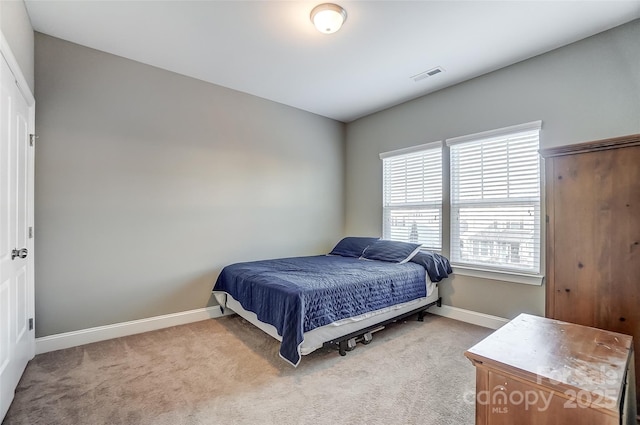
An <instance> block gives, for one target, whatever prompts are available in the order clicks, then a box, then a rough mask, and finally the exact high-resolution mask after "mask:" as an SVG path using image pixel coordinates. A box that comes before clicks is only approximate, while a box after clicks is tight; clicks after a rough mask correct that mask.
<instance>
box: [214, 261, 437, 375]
mask: <svg viewBox="0 0 640 425" xmlns="http://www.w3.org/2000/svg"><path fill="white" fill-rule="evenodd" d="M430 269H432V267H430V266H429V265H425V264H421V263H404V264H398V263H392V262H386V261H376V260H374V261H371V260H363V259H358V258H350V257H342V256H324V255H322V256H312V257H293V258H282V259H274V260H262V261H253V262H247V263H236V264H232V265H230V266H227V267H225V268H224V269H223V270H222V272H221V273H220V275H219V276H218V279H217V281H216V284H215V286H214V288H213V293H214V295H216V298H218V300H219V302H220V305H221V306H223V307H229V308H231V309H232V310H234V311H236V312H238V313H241V312H245V315H246V316H247V319H248V320H250V321H252V323H253V322H256V323H255V324H256V325H257V326H258V327H260V328H261V329H263V330H265V331H267V333H269V334H270V335H273V336H275V337H276V338H277V339H279V340H281V347H280V356H281V357H282V358H283V359H285V360H287V361H288V362H290V363H291V364H293V365H294V366H295V365H297V364H298V363H299V361H300V356H301V355H302V354H303V351H302V350H303V347H304V352H305V353H308V352H311V351H313V350H315V349H317V348H318V347H319V346H322V343H323V342H325V341H328V340H330V339H331V338H334V337H335V336H334V334H333V333H332V332H330V333H329V334H326V332H327V329H331V328H332V327H333V328H340V329H341V330H340V331H339V333H341V334H342V335H346V334H348V333H349V332H347V331H345V330H346V329H349V328H353V329H354V330H359V329H362V328H364V327H366V326H367V325H360V323H361V322H362V321H363V320H365V319H368V318H369V317H370V316H378V315H383V314H387V313H388V314H389V315H390V317H394V316H397V315H400V314H401V313H402V312H397V311H394V310H398V309H402V308H404V307H406V308H407V309H408V310H409V311H410V310H411V309H415V308H419V307H420V302H422V301H424V302H425V305H426V304H428V302H427V301H426V299H428V298H429V296H431V295H433V292H434V287H435V285H434V284H433V282H432V280H431V279H429V276H432V275H434V273H433V270H430ZM445 274H446V273H445ZM434 276H436V275H434ZM437 278H441V276H439V275H438V277H437ZM435 299H437V296H436V297H435ZM254 315H255V319H254V317H253V316H254ZM382 320H383V319H379V320H378V321H382ZM260 324H265V325H270V327H266V326H260ZM274 329H275V331H274ZM316 329H318V330H317V331H316V332H314V333H313V334H312V333H311V332H313V331H314V330H316ZM315 334H317V335H320V336H318V339H317V340H314V339H311V340H309V337H310V335H311V336H312V335H315ZM305 340H306V341H307V343H305ZM309 341H311V342H309Z"/></svg>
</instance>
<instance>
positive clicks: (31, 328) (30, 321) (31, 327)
mask: <svg viewBox="0 0 640 425" xmlns="http://www.w3.org/2000/svg"><path fill="white" fill-rule="evenodd" d="M29 330H30V331H32V330H33V317H31V318H30V319H29Z"/></svg>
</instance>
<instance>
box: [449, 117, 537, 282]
mask: <svg viewBox="0 0 640 425" xmlns="http://www.w3.org/2000/svg"><path fill="white" fill-rule="evenodd" d="M540 125H541V123H540V122H539V121H538V122H534V123H530V124H524V125H521V126H515V127H510V128H507V129H502V130H496V131H492V132H487V133H481V134H478V135H471V136H464V137H460V138H456V139H449V140H447V145H448V146H449V147H450V169H451V228H450V233H451V239H450V240H451V247H450V251H451V252H450V259H451V262H452V264H454V266H455V265H459V266H463V267H465V266H467V267H471V268H480V269H484V270H493V271H506V272H512V273H523V274H532V275H538V274H540V164H539V156H538V146H539V130H540Z"/></svg>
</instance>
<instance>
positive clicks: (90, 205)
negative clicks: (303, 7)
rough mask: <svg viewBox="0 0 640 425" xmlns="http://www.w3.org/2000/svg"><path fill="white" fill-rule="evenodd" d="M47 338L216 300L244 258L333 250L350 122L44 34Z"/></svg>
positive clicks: (39, 230) (41, 165)
mask: <svg viewBox="0 0 640 425" xmlns="http://www.w3.org/2000/svg"><path fill="white" fill-rule="evenodd" d="M35 52H36V56H35V57H36V98H37V110H36V120H37V128H38V134H39V136H40V138H39V139H38V142H37V158H36V194H35V197H36V199H35V218H36V222H35V233H36V251H37V255H36V264H35V266H36V319H37V320H36V323H37V328H36V329H37V336H39V337H41V336H46V335H51V334H56V333H60V332H67V331H73V330H78V329H84V328H90V327H93V326H99V325H107V324H111V323H116V322H124V321H128V320H134V319H141V318H146V317H151V316H157V315H162V314H167V313H173V312H180V311H185V310H191V309H196V308H201V307H205V306H207V305H212V304H214V302H213V300H211V299H210V291H211V288H212V286H213V283H214V281H215V278H216V277H217V274H218V273H219V271H220V269H221V268H222V267H223V266H224V265H226V264H229V263H232V262H237V261H247V260H254V259H263V258H274V257H282V256H297V255H312V254H318V253H324V252H327V250H329V249H330V248H331V247H332V246H333V244H334V243H335V242H336V240H337V239H338V238H339V237H340V236H341V235H342V231H343V225H344V223H343V221H344V192H343V187H344V124H342V123H339V122H336V121H333V120H330V119H327V118H323V117H319V116H317V115H313V114H310V113H307V112H303V111H300V110H297V109H294V108H290V107H287V106H283V105H281V104H277V103H274V102H270V101H267V100H264V99H260V98H257V97H254V96H250V95H246V94H242V93H239V92H236V91H233V90H229V89H226V88H222V87H219V86H215V85H212V84H208V83H205V82H202V81H199V80H195V79H191V78H187V77H184V76H180V75H178V74H174V73H171V72H168V71H164V70H160V69H157V68H153V67H150V66H147V65H143V64H140V63H137V62H133V61H130V60H127V59H123V58H120V57H117V56H113V55H110V54H107V53H103V52H99V51H96V50H92V49H88V48H86V47H82V46H78V45H75V44H72V43H69V42H66V41H62V40H60V39H56V38H52V37H49V36H46V35H42V34H39V33H37V34H36V49H35Z"/></svg>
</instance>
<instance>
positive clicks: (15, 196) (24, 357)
mask: <svg viewBox="0 0 640 425" xmlns="http://www.w3.org/2000/svg"><path fill="white" fill-rule="evenodd" d="M0 59H1V62H2V63H1V67H2V68H1V69H0V77H1V80H2V88H1V94H0V115H1V116H0V419H2V418H3V417H4V416H5V414H6V413H7V410H8V409H9V405H10V404H11V401H12V400H13V395H14V390H15V388H16V386H17V384H18V381H19V380H20V377H21V376H22V373H23V372H24V369H25V367H26V366H27V362H28V361H29V360H30V359H31V358H33V355H34V347H35V332H34V331H33V309H34V306H33V239H32V238H31V237H30V236H31V234H30V227H31V226H32V223H33V208H32V205H33V155H34V153H33V147H30V146H29V142H30V135H29V130H30V124H31V122H32V121H31V120H30V114H31V111H30V108H29V106H28V104H27V101H26V100H25V98H24V97H23V95H22V93H21V91H20V89H19V88H18V85H17V83H16V78H15V76H14V74H13V73H12V72H11V68H10V67H9V65H8V64H7V61H6V60H5V58H4V56H2V55H0Z"/></svg>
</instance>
